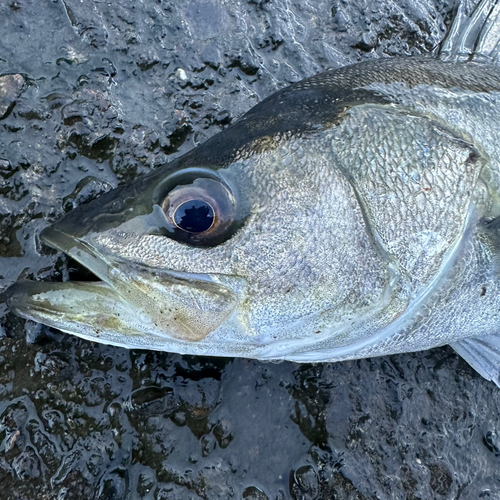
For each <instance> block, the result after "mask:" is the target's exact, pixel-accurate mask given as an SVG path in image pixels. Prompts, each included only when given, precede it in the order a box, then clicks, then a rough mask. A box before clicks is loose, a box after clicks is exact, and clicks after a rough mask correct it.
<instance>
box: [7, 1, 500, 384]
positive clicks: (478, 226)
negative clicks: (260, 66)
mask: <svg viewBox="0 0 500 500" xmlns="http://www.w3.org/2000/svg"><path fill="white" fill-rule="evenodd" d="M460 9H461V8H459V12H458V14H457V16H456V18H455V21H454V24H453V26H452V27H451V29H450V33H449V35H448V38H447V39H446V40H445V42H444V43H443V45H442V46H441V47H440V52H439V55H438V56H437V57H436V56H433V55H429V56H418V57H406V58H384V59H376V60H369V61H365V62H361V63H358V64H355V65H351V66H345V67H341V68H337V69H333V70H330V71H327V72H324V73H321V74H318V75H315V76H312V77H310V78H307V79H305V80H302V81H300V82H297V83H295V84H292V85H291V86H289V87H287V88H285V89H283V90H280V91H278V92H277V93H275V94H273V95H271V96H269V97H267V98H266V99H264V100H263V101H262V102H260V103H259V104H257V105H256V106H255V107H253V108H252V109H250V110H249V111H248V112H247V113H246V114H245V115H243V116H242V117H241V118H240V119H239V120H237V121H236V122H235V123H234V124H232V125H231V126H230V127H228V128H227V129H225V130H224V131H222V132H221V133H219V134H218V135H216V136H214V137H212V138H211V139H209V140H207V141H206V142H204V143H203V144H201V145H200V146H198V147H197V148H195V149H193V150H192V151H190V152H188V153H186V154H185V155H183V156H182V157H180V158H178V159H176V160H174V161H172V162H170V163H168V164H166V165H164V166H162V167H159V168H157V169H155V170H154V171H152V172H151V173H149V174H147V175H144V176H142V177H139V178H137V179H136V180H134V181H132V182H131V183H129V184H124V185H122V186H119V187H118V188H116V189H114V190H111V191H109V192H107V193H105V194H103V195H101V196H99V197H98V198H96V199H94V200H92V201H91V202H90V203H88V204H85V205H81V206H79V207H76V208H75V209H73V210H72V211H70V212H69V213H68V214H66V215H65V216H64V217H63V218H62V219H60V220H59V221H57V222H56V223H55V224H53V225H51V226H48V227H46V228H45V229H44V230H43V231H42V232H41V234H40V239H41V240H42V241H43V242H44V243H45V244H46V245H48V246H50V247H53V248H55V249H57V250H59V251H61V252H64V253H65V254H67V255H68V256H70V257H71V258H73V259H74V260H76V261H77V262H79V263H80V264H82V265H83V266H85V267H86V268H88V269H89V270H90V271H91V272H92V273H94V274H95V276H96V277H97V278H98V280H99V281H92V282H78V281H67V282H63V283H49V282H38V281H19V282H17V283H15V284H13V285H12V286H11V287H10V288H9V289H8V290H7V291H6V296H7V304H8V306H9V307H10V309H11V310H12V311H13V312H14V313H16V314H18V315H20V316H22V317H25V318H29V319H32V320H35V321H38V322H41V323H44V324H46V325H49V326H51V327H54V328H57V329H59V330H61V331H63V332H67V333H70V334H74V335H77V336H79V337H82V338H84V339H88V340H91V341H96V342H102V343H106V344H111V345H115V346H121V347H126V348H134V349H151V350H160V351H169V352H176V353H181V354H191V355H204V356H206V355H208V356H230V357H247V358H254V359H260V360H290V361H295V362H308V363H309V362H332V361H342V360H348V359H359V358H366V357H373V356H382V355H389V354H397V353H404V352H413V351H420V350H425V349H430V348H433V347H437V346H443V345H447V344H449V345H451V346H452V347H453V348H454V349H455V351H457V352H458V353H459V354H460V355H461V356H462V357H463V358H464V359H465V360H466V361H467V362H469V364H471V365H472V366H473V367H474V368H475V369H476V370H477V371H478V372H479V373H480V374H481V375H483V376H484V377H485V378H486V379H488V380H493V381H494V382H495V383H496V384H497V385H499V386H500V378H499V374H500V335H499V321H500V279H499V273H500V118H499V117H500V71H499V67H498V66H497V65H496V62H497V60H498V53H499V51H500V49H499V48H498V47H500V44H499V43H498V39H497V37H498V35H496V33H498V30H496V31H495V29H496V28H498V27H499V26H500V15H499V14H500V7H498V6H496V5H495V3H494V2H493V3H492V2H488V1H485V0H482V1H481V2H480V3H479V5H478V6H477V8H476V10H475V11H474V13H473V14H472V15H470V16H467V15H465V13H464V11H463V9H462V10H460Z"/></svg>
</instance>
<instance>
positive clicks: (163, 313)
mask: <svg viewBox="0 0 500 500" xmlns="http://www.w3.org/2000/svg"><path fill="white" fill-rule="evenodd" d="M63 220H64V219H63ZM58 226H59V225H58V224H55V225H54V226H51V227H48V228H46V229H44V230H43V231H42V233H41V235H40V237H41V239H42V240H43V241H44V243H46V244H47V245H49V246H51V247H54V248H56V249H58V250H60V251H62V252H64V253H66V254H67V255H69V256H70V257H72V258H73V259H75V260H76V261H78V262H79V263H81V264H82V265H84V266H85V267H87V268H88V269H89V270H90V271H92V272H93V273H94V274H95V275H96V276H97V277H98V278H99V279H101V280H102V282H97V283H96V282H91V283H86V282H65V283H47V282H32V281H25V282H18V283H15V284H14V285H12V287H10V288H9V289H8V290H7V291H6V296H7V303H8V305H9V307H10V308H11V310H13V311H14V312H16V313H17V314H19V315H21V316H24V317H26V318H29V319H33V320H35V321H39V322H41V323H45V324H47V325H49V326H53V327H55V328H58V329H60V330H63V331H66V332H68V333H73V334H76V335H79V336H81V337H84V338H89V339H93V340H100V341H105V342H107V343H110V344H115V345H121V346H125V347H137V346H138V344H139V347H140V346H141V344H142V343H143V342H142V341H143V340H144V346H145V347H148V348H158V347H154V346H153V345H151V344H154V345H157V344H159V345H162V342H167V343H170V344H171V343H172V342H173V343H176V344H177V343H179V342H180V343H181V344H184V343H192V342H199V341H201V340H203V339H205V337H207V335H209V334H210V333H211V332H213V331H214V330H216V329H217V328H218V327H219V326H220V325H221V324H222V323H223V322H224V321H225V320H226V319H227V318H228V317H229V316H230V315H231V313H232V312H233V311H234V310H235V308H236V306H237V304H238V302H239V299H238V294H237V293H236V291H234V290H232V289H231V288H230V287H228V286H225V285H221V284H219V283H217V282H216V281H214V279H212V278H211V277H210V276H203V277H200V275H196V276H195V275H190V274H188V273H178V272H175V271H172V270H164V269H156V268H149V267H147V266H144V265H139V264H137V263H132V262H129V261H120V260H119V259H117V258H114V257H112V256H109V255H106V254H105V253H104V252H102V251H100V250H99V249H98V248H97V247H96V246H95V245H93V244H92V243H91V241H92V240H91V239H90V238H88V237H83V238H79V237H75V236H73V235H70V234H67V232H66V231H61V230H60V226H59V227H58ZM63 229H66V228H65V227H63ZM138 337H140V338H138ZM160 348H161V347H160ZM165 350H170V349H169V348H166V349H165ZM178 350H181V349H178Z"/></svg>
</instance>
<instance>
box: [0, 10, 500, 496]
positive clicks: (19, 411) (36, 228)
mask: <svg viewBox="0 0 500 500" xmlns="http://www.w3.org/2000/svg"><path fill="white" fill-rule="evenodd" d="M471 5H472V4H471ZM455 9H456V2H445V1H431V0H428V1H425V0H422V1H404V0H403V1H402V2H392V1H386V0H383V1H382V2H369V1H365V0H356V1H354V0H349V1H347V0H343V1H341V0H328V1H326V0H314V1H313V0H308V1H304V0H297V1H293V0H231V1H225V0H222V1H219V0H217V1H216V0H190V1H188V2H181V1H163V0H145V1H144V2H129V1H126V0H116V1H113V2H108V3H106V2H101V1H97V0H53V1H49V0H46V1H44V2H40V1H38V0H6V1H4V2H1V3H0V19H1V21H0V26H1V28H2V29H1V36H0V485H1V490H0V498H2V499H6V500H13V499H57V500H64V499H75V498H76V499H78V498H88V499H91V498H92V499H93V498H97V499H102V500H104V499H106V500H121V499H155V500H167V499H168V500H172V499H174V500H177V499H180V500H181V499H182V500H184V499H186V500H187V499H193V500H195V499H196V500H198V499H206V500H208V499H225V498H235V499H245V500H266V499H268V500H275V499H277V500H284V499H294V500H299V499H300V500H315V499H339V500H340V499H350V500H351V499H352V500H354V499H359V500H361V499H429V498H437V499H461V500H465V499H471V500H472V499H474V500H475V499H478V498H486V499H495V498H497V499H500V467H499V465H500V436H499V434H500V428H499V416H500V393H499V389H498V388H497V387H496V386H495V385H494V384H493V383H491V382H487V381H486V380H484V379H482V378H481V376H480V375H478V374H477V373H475V372H474V370H472V368H470V367H469V366H468V365H467V364H466V363H465V362H464V361H463V360H461V359H460V358H459V357H458V356H456V355H455V354H454V353H453V351H452V350H451V349H450V348H442V349H435V350H432V351H428V352H420V353H412V354H405V355H398V356H391V357H386V358H377V359H365V360H360V361H353V362H344V363H337V364H323V365H306V364H304V365H297V364H293V363H281V364H271V363H261V362H257V361H252V360H241V359H217V358H196V357H187V356H180V355H175V354H169V353H157V352H145V351H128V350H125V349H120V348H115V347H110V346H105V345H100V344H94V343H90V342H87V341H84V340H81V339H78V338H76V337H73V336H70V335H65V334H62V333H60V332H57V331H55V330H52V329H49V328H47V327H44V326H41V325H38V324H34V323H32V322H29V321H28V322H26V321H24V320H21V319H19V318H17V317H15V316H14V315H12V314H10V313H8V312H7V309H6V307H5V303H4V302H3V299H2V295H1V293H2V290H4V289H5V288H6V287H7V286H9V285H10V284H11V283H13V282H14V281H15V280H17V279H18V278H28V279H38V280H50V281H57V280H59V281H61V280H67V279H70V278H73V279H80V280H84V279H91V277H89V275H88V273H87V272H86V271H85V270H84V269H82V268H81V267H80V266H78V265H77V264H75V263H74V262H73V261H71V260H69V259H67V258H66V257H65V256H64V255H62V254H60V253H57V252H55V251H52V250H50V249H48V248H47V247H45V246H42V245H41V244H40V243H39V241H38V240H37V237H36V234H37V233H39V232H40V230H41V229H42V228H43V227H45V226H47V225H48V224H49V223H51V222H53V221H55V220H57V219H58V218H59V217H60V216H61V215H62V214H63V213H65V212H67V211H69V210H71V209H72V208H73V207H75V206H77V205H79V204H81V203H85V202H86V201H88V200H90V199H92V198H93V197H95V196H97V195H99V194H100V193H102V192H104V191H106V190H108V189H110V188H111V187H114V186H117V185H118V184H120V183H122V182H125V181H127V180H130V179H132V178H134V177H135V176H137V175H139V174H142V173H145V172H148V171H150V170H151V169H153V168H154V167H155V166H158V165H161V164H163V163H165V162H167V161H170V160H172V159H174V158H176V157H178V156H179V155H181V154H183V153H185V152H186V151H188V150H190V149H191V148H193V147H195V146H196V145H197V144H199V143H201V142H202V141H204V140H205V139H206V138H208V137H211V136H212V135H214V134H216V133H218V132H219V131H220V130H222V129H223V128H225V127H227V126H228V125H229V124H230V123H231V122H233V121H234V120H235V119H237V118H238V117H239V116H240V115H242V114H243V113H244V112H245V111H247V110H248V109H250V108H251V107H252V106H253V105H254V104H256V103H257V102H259V101H260V100H262V99H263V98H264V97H266V96H267V95H269V94H271V93H272V92H273V91H275V90H277V89H279V88H282V87H284V86H286V85H288V84H290V83H292V82H295V81H298V80H300V79H302V78H304V77H307V76H311V75H313V74H315V73H317V72H319V71H322V70H324V69H328V68H334V67H338V66H342V65H345V64H348V63H353V62H357V61H361V60H366V59H370V58H377V57H381V56H383V55H389V56H390V55H405V54H408V55H412V54H421V53H427V52H429V51H432V50H433V48H435V47H436V46H437V45H438V43H439V42H440V40H441V39H442V38H443V36H444V33H445V32H446V28H447V26H449V24H450V21H451V19H452V15H453V13H454V11H455ZM89 176H92V177H93V178H91V179H88V177H89Z"/></svg>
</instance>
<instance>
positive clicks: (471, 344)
mask: <svg viewBox="0 0 500 500" xmlns="http://www.w3.org/2000/svg"><path fill="white" fill-rule="evenodd" d="M450 345H451V347H453V349H454V350H455V351H456V352H457V353H458V354H460V356H462V358H464V359H465V361H467V363H469V365H471V366H472V368H474V370H476V371H477V372H478V373H480V374H481V375H482V376H483V377H484V378H485V379H487V380H491V381H493V382H495V384H496V385H497V386H498V387H500V334H498V335H486V336H484V337H476V338H467V339H463V340H460V341H458V342H453V343H452V344H450Z"/></svg>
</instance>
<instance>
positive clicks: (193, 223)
mask: <svg viewBox="0 0 500 500" xmlns="http://www.w3.org/2000/svg"><path fill="white" fill-rule="evenodd" d="M187 174H189V175H186V174H184V175H183V176H178V177H177V178H174V179H171V182H170V183H169V186H168V187H169V189H168V191H167V190H165V191H163V193H165V194H163V195H162V196H160V197H159V198H157V200H158V201H157V204H158V205H160V207H161V208H162V211H163V213H164V214H165V216H166V222H167V227H166V228H165V229H166V230H167V231H166V234H165V236H168V237H169V238H172V239H175V240H177V241H180V242H183V243H187V244H189V245H196V246H215V245H218V244H220V243H222V242H224V241H226V240H227V239H228V238H230V237H231V236H232V235H233V234H234V232H235V230H236V229H237V227H239V224H240V223H241V221H238V220H237V217H236V212H237V211H236V199H235V197H234V196H233V193H232V192H231V189H230V187H229V186H228V185H227V184H226V183H224V182H223V181H222V180H220V179H217V178H213V177H212V178H210V177H208V176H207V177H196V178H193V177H194V176H193V175H192V172H187ZM214 177H215V176H214Z"/></svg>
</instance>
